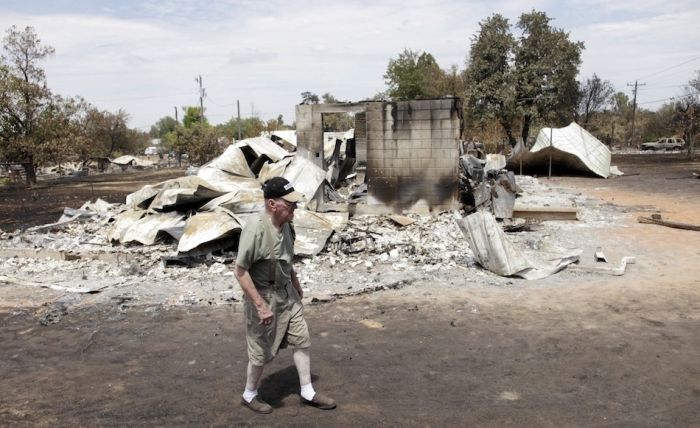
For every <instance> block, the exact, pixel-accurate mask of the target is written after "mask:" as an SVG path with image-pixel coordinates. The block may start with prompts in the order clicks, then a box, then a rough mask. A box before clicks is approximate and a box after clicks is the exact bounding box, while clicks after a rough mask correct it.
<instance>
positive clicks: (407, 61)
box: [384, 49, 445, 100]
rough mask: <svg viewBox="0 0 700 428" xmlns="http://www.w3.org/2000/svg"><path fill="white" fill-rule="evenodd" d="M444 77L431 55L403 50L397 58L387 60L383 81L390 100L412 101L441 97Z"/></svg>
mask: <svg viewBox="0 0 700 428" xmlns="http://www.w3.org/2000/svg"><path fill="white" fill-rule="evenodd" d="M444 76H445V73H444V72H443V71H442V69H440V66H439V65H438V64H437V62H436V61H435V58H433V56H432V55H431V54H429V53H427V52H418V51H413V50H410V49H404V50H403V52H401V53H400V54H399V56H398V58H396V59H393V58H392V59H391V60H389V64H388V65H387V69H386V73H385V74H384V80H385V82H386V84H387V86H389V89H388V94H389V96H390V97H391V98H392V99H394V100H412V99H417V98H436V97H440V96H443V95H444V93H443V91H442V88H441V83H442V81H443V80H444Z"/></svg>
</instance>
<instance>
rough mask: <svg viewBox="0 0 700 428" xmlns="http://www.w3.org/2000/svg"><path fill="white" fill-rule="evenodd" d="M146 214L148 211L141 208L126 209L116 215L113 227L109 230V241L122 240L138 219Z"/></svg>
mask: <svg viewBox="0 0 700 428" xmlns="http://www.w3.org/2000/svg"><path fill="white" fill-rule="evenodd" d="M145 215H146V211H144V210H139V209H130V210H126V211H124V212H122V213H120V214H118V215H117V216H116V217H115V221H114V224H113V225H112V229H111V230H110V231H109V234H108V236H107V239H108V241H109V242H122V241H123V239H124V235H125V234H126V232H127V231H128V230H129V229H130V228H131V226H133V225H134V223H136V222H137V221H138V220H140V219H141V218H142V217H143V216H145Z"/></svg>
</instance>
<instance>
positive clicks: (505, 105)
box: [466, 10, 584, 145]
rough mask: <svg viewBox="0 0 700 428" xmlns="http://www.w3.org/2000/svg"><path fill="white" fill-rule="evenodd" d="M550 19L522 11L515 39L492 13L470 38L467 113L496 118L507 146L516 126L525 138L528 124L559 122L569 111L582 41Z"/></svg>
mask: <svg viewBox="0 0 700 428" xmlns="http://www.w3.org/2000/svg"><path fill="white" fill-rule="evenodd" d="M550 21H551V19H550V18H549V17H547V15H546V14H545V13H544V12H537V11H534V10H533V11H532V12H530V13H524V14H522V15H521V16H520V19H519V20H518V23H517V27H518V28H519V29H520V30H521V31H522V33H521V36H520V37H519V38H518V39H517V40H516V39H514V38H513V36H512V33H511V29H510V24H509V23H508V21H507V20H506V19H505V18H503V17H502V16H501V15H498V14H496V15H493V16H491V17H489V18H487V19H486V20H485V21H483V22H482V23H481V24H480V31H479V34H478V35H477V36H475V37H474V38H473V39H472V50H471V51H470V56H469V61H468V63H469V66H468V69H467V71H466V80H467V88H468V89H467V98H468V102H467V107H468V109H470V111H469V115H470V116H472V117H474V118H476V119H477V120H482V121H483V120H486V121H488V120H489V119H491V118H496V119H497V120H498V122H499V123H500V124H501V126H502V127H503V130H504V133H505V134H506V136H507V138H508V140H509V142H510V143H511V144H512V145H515V142H516V139H515V138H514V136H515V132H514V130H515V129H516V127H518V126H519V127H520V136H521V137H522V139H523V140H524V141H527V139H528V136H529V134H530V128H531V126H532V125H533V124H534V123H539V122H550V124H552V125H555V124H563V123H566V122H567V121H570V120H571V119H572V118H573V115H574V111H575V108H576V103H577V100H578V84H577V82H576V75H577V73H578V67H579V65H580V63H581V50H582V49H583V48H584V45H583V43H582V42H572V41H570V40H569V34H568V33H566V32H564V31H563V30H561V29H557V28H553V27H552V26H551V25H550ZM552 122H554V123H552Z"/></svg>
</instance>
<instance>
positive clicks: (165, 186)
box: [126, 175, 222, 209]
mask: <svg viewBox="0 0 700 428" xmlns="http://www.w3.org/2000/svg"><path fill="white" fill-rule="evenodd" d="M199 187H201V188H205V189H211V190H218V189H215V188H214V186H212V185H211V184H210V183H209V182H207V180H205V179H203V178H201V177H198V176H196V175H187V176H184V177H178V178H173V179H170V180H165V181H162V182H160V183H158V184H147V185H145V186H143V187H142V188H140V189H139V190H137V191H136V192H134V193H131V194H129V195H127V196H126V205H127V207H129V208H132V209H135V208H143V209H147V208H150V207H151V204H152V203H153V199H154V198H155V197H156V196H158V194H159V193H161V192H162V191H164V190H169V189H197V188H199ZM221 194H222V193H219V194H217V195H215V196H212V198H214V197H216V196H220V195H221ZM158 205H160V203H159V204H158Z"/></svg>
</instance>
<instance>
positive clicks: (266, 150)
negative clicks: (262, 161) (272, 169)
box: [233, 137, 293, 162]
mask: <svg viewBox="0 0 700 428" xmlns="http://www.w3.org/2000/svg"><path fill="white" fill-rule="evenodd" d="M243 146H248V147H250V148H251V149H253V151H254V152H255V153H256V154H257V155H258V156H262V155H266V156H267V157H268V158H270V159H271V160H272V161H273V162H278V161H281V160H282V159H284V158H286V157H287V156H292V155H293V153H289V152H288V151H286V150H285V149H283V148H282V147H280V146H278V145H277V143H275V142H274V141H272V140H271V139H269V138H267V137H255V138H247V139H245V140H241V141H239V142H237V143H236V144H234V145H233V147H236V148H239V149H240V148H241V147H243Z"/></svg>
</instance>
